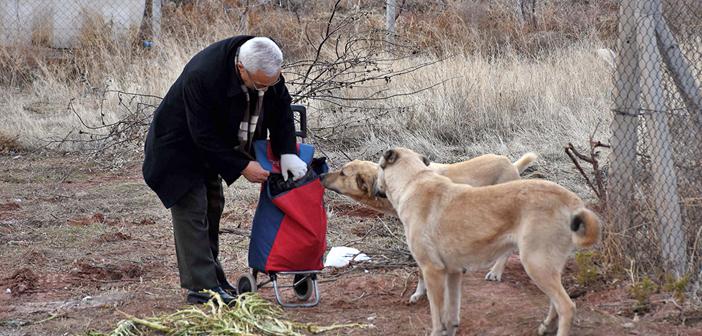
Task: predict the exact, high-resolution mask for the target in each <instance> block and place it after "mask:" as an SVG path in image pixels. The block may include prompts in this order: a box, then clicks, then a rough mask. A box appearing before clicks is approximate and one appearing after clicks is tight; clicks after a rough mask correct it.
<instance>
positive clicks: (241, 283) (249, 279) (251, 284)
mask: <svg viewBox="0 0 702 336" xmlns="http://www.w3.org/2000/svg"><path fill="white" fill-rule="evenodd" d="M257 290H258V288H257V286H256V278H254V276H253V275H251V273H246V274H244V275H242V276H240V277H239V280H237V281H236V291H237V292H238V293H239V294H242V293H248V292H255V291H257Z"/></svg>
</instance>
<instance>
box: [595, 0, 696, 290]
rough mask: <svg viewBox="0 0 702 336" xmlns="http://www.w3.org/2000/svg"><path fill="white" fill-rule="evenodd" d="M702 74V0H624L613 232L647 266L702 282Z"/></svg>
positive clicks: (648, 270) (640, 267)
mask: <svg viewBox="0 0 702 336" xmlns="http://www.w3.org/2000/svg"><path fill="white" fill-rule="evenodd" d="M701 75H702V2H701V1H699V0H622V2H621V8H620V17H619V41H618V50H617V59H616V73H615V79H614V84H615V88H614V108H613V112H614V118H613V124H612V139H611V144H612V157H611V160H610V162H611V167H610V170H609V174H610V177H609V209H610V215H611V216H610V219H611V222H610V223H611V225H612V232H613V234H614V235H618V237H619V239H617V241H618V242H620V244H621V246H620V248H621V251H622V252H623V255H624V257H625V258H626V259H627V261H629V262H631V265H633V266H634V267H635V268H636V270H637V271H640V272H643V273H645V274H648V275H650V276H655V277H659V278H660V277H665V276H668V277H670V276H672V277H675V278H683V277H688V279H690V280H692V283H696V284H699V281H700V280H701V278H702V269H701V266H702V260H701V258H702V253H701V252H700V251H702V246H701V245H702V241H701V239H702V237H701V231H702V91H701V90H700V78H702V77H701ZM626 266H627V267H628V266H630V265H626Z"/></svg>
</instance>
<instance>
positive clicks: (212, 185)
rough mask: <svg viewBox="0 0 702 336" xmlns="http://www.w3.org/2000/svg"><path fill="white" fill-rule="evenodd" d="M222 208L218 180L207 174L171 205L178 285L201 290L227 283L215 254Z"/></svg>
mask: <svg viewBox="0 0 702 336" xmlns="http://www.w3.org/2000/svg"><path fill="white" fill-rule="evenodd" d="M223 210H224V192H223V191H222V179H221V178H220V177H219V176H209V177H207V178H206V179H205V183H203V184H199V185H196V186H195V187H193V188H192V189H190V191H188V193H187V194H185V196H183V198H181V199H180V200H179V201H178V203H176V204H175V205H174V206H173V207H171V215H172V216H173V233H174V235H175V246H176V256H177V258H178V272H179V274H180V286H181V287H183V288H188V289H204V288H214V287H220V286H224V287H226V286H228V285H229V283H228V282H227V278H226V276H225V275H224V270H222V265H221V264H220V263H219V259H218V258H217V255H218V254H219V220H220V218H221V216H222V211H223Z"/></svg>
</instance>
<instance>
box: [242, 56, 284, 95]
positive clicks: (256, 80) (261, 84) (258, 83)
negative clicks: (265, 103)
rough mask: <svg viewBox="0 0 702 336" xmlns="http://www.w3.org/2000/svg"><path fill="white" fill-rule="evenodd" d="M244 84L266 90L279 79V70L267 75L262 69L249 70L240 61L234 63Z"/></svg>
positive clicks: (255, 88) (251, 87)
mask: <svg viewBox="0 0 702 336" xmlns="http://www.w3.org/2000/svg"><path fill="white" fill-rule="evenodd" d="M236 66H237V67H238V69H239V74H240V76H241V80H242V81H243V82H244V85H246V87H248V88H249V89H254V90H258V91H264V92H265V91H266V90H268V88H269V87H271V86H273V85H276V84H278V82H279V81H280V70H278V73H276V74H275V75H273V76H267V75H266V74H265V73H264V72H263V71H261V70H258V71H256V72H253V73H252V72H250V71H248V70H246V68H244V66H243V65H242V64H241V63H237V65H236Z"/></svg>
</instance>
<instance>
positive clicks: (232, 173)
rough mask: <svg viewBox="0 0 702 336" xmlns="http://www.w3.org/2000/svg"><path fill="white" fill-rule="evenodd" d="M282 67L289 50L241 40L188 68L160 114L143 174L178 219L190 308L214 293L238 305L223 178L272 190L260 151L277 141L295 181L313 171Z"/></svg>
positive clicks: (217, 47) (205, 53)
mask: <svg viewBox="0 0 702 336" xmlns="http://www.w3.org/2000/svg"><path fill="white" fill-rule="evenodd" d="M282 62H283V54H282V52H281V51H280V48H278V46H277V45H276V44H275V43H274V42H273V41H272V40H270V39H268V38H264V37H253V36H236V37H232V38H229V39H226V40H223V41H220V42H217V43H214V44H212V45H210V46H209V47H207V48H205V49H204V50H202V51H200V52H199V53H198V54H197V55H195V56H194V57H193V58H192V59H191V60H190V62H188V64H187V65H186V66H185V69H184V70H183V72H182V73H181V75H180V77H178V79H177V80H176V81H175V83H174V84H173V86H171V88H170V90H168V93H167V94H166V97H165V98H164V99H163V101H162V102H161V105H160V106H159V107H158V108H157V109H156V112H155V114H154V119H153V121H152V123H151V127H150V128H149V133H148V135H147V138H146V145H145V149H144V151H145V158H144V165H143V174H144V179H145V180H146V183H147V184H148V185H149V187H151V189H153V190H154V191H155V192H156V194H157V195H158V197H159V198H160V200H161V202H162V203H163V205H164V206H165V207H166V208H169V209H170V210H171V215H172V218H173V232H174V235H175V246H176V256H177V259H178V271H179V274H180V284H181V286H182V287H183V288H186V289H188V290H189V291H188V294H187V302H188V303H202V302H206V301H207V300H209V299H210V295H208V294H205V293H203V292H202V290H204V289H210V290H212V291H214V292H218V293H219V294H220V296H221V297H222V298H223V299H224V301H225V302H227V303H229V302H231V301H232V300H234V297H233V296H232V295H230V294H234V293H233V291H234V288H232V286H231V285H230V284H229V283H228V282H227V278H226V276H225V274H224V271H223V269H222V265H221V264H220V263H219V260H218V258H217V255H218V252H219V221H220V218H221V215H222V211H223V208H224V194H223V192H222V179H224V181H225V182H226V183H227V185H231V184H232V183H234V181H236V180H237V178H239V176H242V175H243V176H244V177H245V178H246V179H247V180H248V181H249V182H252V183H262V182H264V181H266V179H267V178H268V174H269V172H268V171H266V170H264V169H263V168H262V167H261V166H260V165H259V164H258V162H256V160H255V158H254V156H253V154H252V153H253V150H252V142H253V141H254V140H257V139H265V138H266V137H267V135H269V136H270V141H271V147H272V150H273V153H274V154H275V155H277V156H279V157H280V164H281V170H282V171H283V175H284V177H285V178H287V177H288V173H291V174H292V175H293V178H295V179H298V178H301V177H303V176H304V175H305V173H306V172H307V165H306V164H305V163H304V162H303V161H302V160H301V159H300V158H299V157H298V156H297V155H296V154H295V153H296V152H297V151H296V144H295V125H294V121H293V115H292V111H291V109H290V102H291V98H290V94H289V93H288V90H287V88H286V87H285V81H284V79H283V76H282V75H281V65H282ZM267 133H268V134H267ZM228 291H229V292H228ZM234 295H236V294H234Z"/></svg>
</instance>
